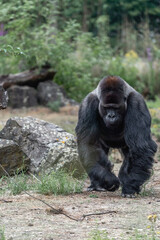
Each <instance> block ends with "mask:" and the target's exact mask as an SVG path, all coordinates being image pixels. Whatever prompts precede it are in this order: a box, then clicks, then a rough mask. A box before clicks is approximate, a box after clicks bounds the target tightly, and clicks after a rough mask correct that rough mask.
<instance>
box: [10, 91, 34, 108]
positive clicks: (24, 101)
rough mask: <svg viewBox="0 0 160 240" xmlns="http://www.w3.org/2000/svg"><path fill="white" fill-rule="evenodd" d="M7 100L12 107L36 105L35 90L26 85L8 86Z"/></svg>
mask: <svg viewBox="0 0 160 240" xmlns="http://www.w3.org/2000/svg"><path fill="white" fill-rule="evenodd" d="M8 96H9V102H8V105H9V106H10V107H12V108H21V107H33V106H37V105H38V102H37V91H36V90H35V89H34V88H32V87H28V86H21V87H20V86H12V87H10V88H8Z"/></svg>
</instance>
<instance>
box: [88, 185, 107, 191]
mask: <svg viewBox="0 0 160 240" xmlns="http://www.w3.org/2000/svg"><path fill="white" fill-rule="evenodd" d="M87 191H88V192H91V191H98V192H105V191H106V189H105V188H102V187H100V186H93V185H92V184H91V185H90V186H89V187H88V188H87Z"/></svg>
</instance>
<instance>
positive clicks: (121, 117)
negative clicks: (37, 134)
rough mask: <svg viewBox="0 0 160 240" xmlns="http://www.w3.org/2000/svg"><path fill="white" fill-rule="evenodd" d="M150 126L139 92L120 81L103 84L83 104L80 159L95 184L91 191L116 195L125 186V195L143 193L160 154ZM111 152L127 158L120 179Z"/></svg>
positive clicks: (78, 130) (111, 79) (112, 78)
mask: <svg viewBox="0 0 160 240" xmlns="http://www.w3.org/2000/svg"><path fill="white" fill-rule="evenodd" d="M150 126H151V117H150V114H149V111H148V109H147V106H146V104H145V102H144V99H143V97H142V96H141V95H140V94H139V93H138V92H136V91H135V90H134V89H133V88H131V87H130V86H129V85H128V84H127V83H126V82H125V81H124V80H123V79H121V78H120V77H116V76H109V77H105V78H104V79H102V80H101V81H100V83H99V85H98V87H97V89H96V90H95V91H93V92H92V93H90V94H88V96H87V97H86V98H85V99H84V100H83V102H82V104H81V107H80V110H79V120H78V124H77V127H76V134H77V141H78V150H79V155H80V159H81V161H82V164H83V166H84V168H85V169H86V171H87V173H88V175H89V177H90V180H91V186H90V187H89V189H91V190H102V189H106V190H108V191H115V190H116V189H118V188H119V185H120V184H121V185H122V194H123V195H128V194H135V193H139V192H140V187H141V185H142V184H143V183H144V182H145V181H146V180H147V179H149V177H150V175H151V169H152V165H153V156H154V154H155V152H156V150H157V145H156V143H155V142H154V141H153V140H152V139H151V133H150ZM110 148H119V149H121V152H122V153H123V155H124V161H123V164H122V166H121V169H120V171H119V175H118V178H117V177H116V176H115V174H114V173H113V172H112V168H113V166H112V164H111V162H110V161H109V160H108V152H109V149H110Z"/></svg>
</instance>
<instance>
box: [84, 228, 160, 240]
mask: <svg viewBox="0 0 160 240" xmlns="http://www.w3.org/2000/svg"><path fill="white" fill-rule="evenodd" d="M89 235H90V236H89V238H88V240H116V239H117V238H110V237H109V236H108V233H107V232H106V231H105V230H98V229H96V230H93V231H92V232H91V233H90V234H89ZM123 236H124V235H123ZM123 236H121V237H119V238H118V239H119V240H120V239H121V240H123V239H128V240H159V239H160V236H158V235H157V234H156V229H154V228H153V229H151V230H150V232H148V231H147V230H146V229H144V230H143V231H142V232H141V231H139V230H137V229H136V230H135V231H134V232H131V233H129V234H128V233H127V236H128V237H127V238H126V235H125V237H124V238H123Z"/></svg>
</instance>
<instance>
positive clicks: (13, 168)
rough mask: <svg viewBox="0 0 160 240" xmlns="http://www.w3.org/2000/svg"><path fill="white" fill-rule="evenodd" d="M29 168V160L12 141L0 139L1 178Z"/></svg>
mask: <svg viewBox="0 0 160 240" xmlns="http://www.w3.org/2000/svg"><path fill="white" fill-rule="evenodd" d="M26 166H29V158H28V157H27V156H26V155H25V154H24V152H23V151H22V150H21V149H20V147H19V146H18V145H17V144H16V143H15V142H14V141H12V140H6V139H0V177H2V176H3V175H7V173H9V174H10V175H12V174H14V173H15V172H16V173H17V172H18V171H21V170H23V169H25V168H26Z"/></svg>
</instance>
